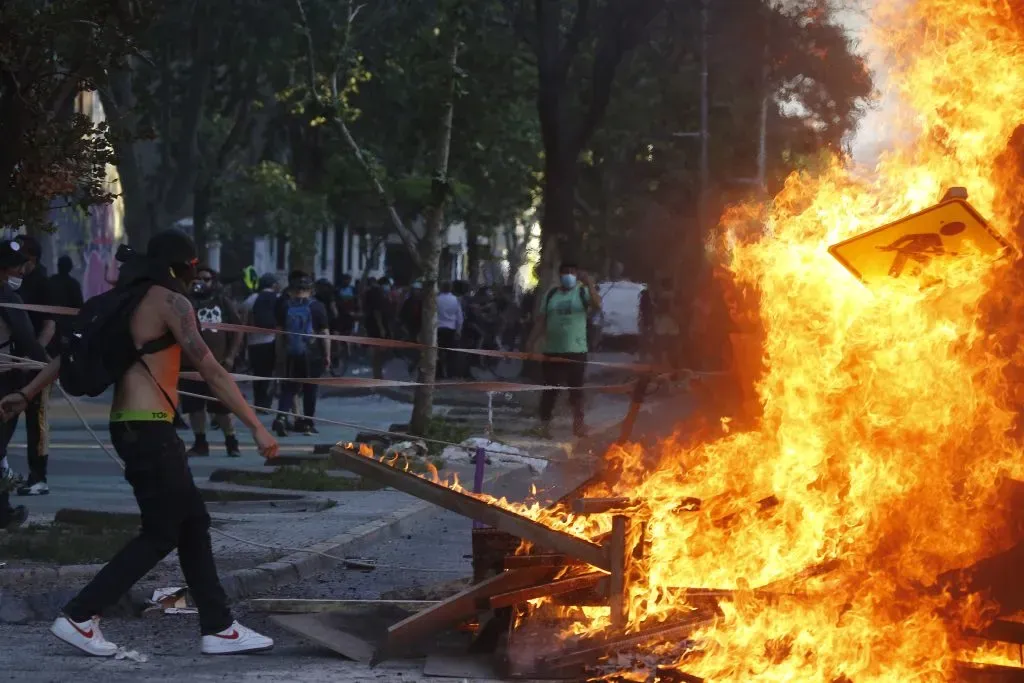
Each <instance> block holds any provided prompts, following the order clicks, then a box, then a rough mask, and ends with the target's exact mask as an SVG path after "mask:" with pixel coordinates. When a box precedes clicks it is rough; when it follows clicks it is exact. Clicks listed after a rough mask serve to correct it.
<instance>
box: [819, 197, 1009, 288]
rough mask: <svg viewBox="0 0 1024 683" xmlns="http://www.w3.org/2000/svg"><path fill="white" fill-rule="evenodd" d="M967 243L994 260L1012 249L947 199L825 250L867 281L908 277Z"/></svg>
mask: <svg viewBox="0 0 1024 683" xmlns="http://www.w3.org/2000/svg"><path fill="white" fill-rule="evenodd" d="M968 243H970V244H972V245H973V247H974V249H977V250H980V251H981V252H982V253H983V254H992V255H993V256H995V255H999V254H1001V253H1003V252H1004V251H1007V250H1011V249H1013V247H1011V246H1010V244H1009V242H1007V241H1006V240H1005V239H1003V238H1002V237H1001V236H1000V235H999V234H998V233H997V232H995V231H994V230H992V228H990V227H989V225H988V223H987V222H985V219H984V218H982V217H981V215H980V214H979V213H978V212H977V211H975V209H974V207H973V206H971V205H970V204H968V203H967V202H966V201H964V200H963V199H951V200H949V201H945V202H942V203H941V204H936V205H935V206H932V207H929V208H927V209H925V210H924V211H921V212H920V213H915V214H914V215H913V216H907V217H906V218H901V219H900V220H898V221H896V222H894V223H890V224H889V225H884V226H882V227H881V228H876V229H874V230H872V231H870V232H865V233H864V234H862V235H857V236H856V237H851V238H850V239H848V240H846V241H844V242H840V243H839V244H835V245H833V246H831V247H829V248H828V251H829V253H830V254H832V256H834V257H835V258H836V259H837V260H838V261H839V262H840V263H842V264H843V266H845V267H846V269H847V270H849V271H850V272H851V273H853V274H854V275H855V276H856V277H858V278H860V280H862V281H863V282H866V283H871V282H879V281H882V280H887V279H892V278H898V277H912V276H914V275H916V274H917V273H919V272H920V270H921V266H922V265H923V264H925V263H928V261H930V260H931V259H933V258H939V257H950V256H956V255H957V254H960V253H963V251H964V249H965V247H966V246H967V244H968Z"/></svg>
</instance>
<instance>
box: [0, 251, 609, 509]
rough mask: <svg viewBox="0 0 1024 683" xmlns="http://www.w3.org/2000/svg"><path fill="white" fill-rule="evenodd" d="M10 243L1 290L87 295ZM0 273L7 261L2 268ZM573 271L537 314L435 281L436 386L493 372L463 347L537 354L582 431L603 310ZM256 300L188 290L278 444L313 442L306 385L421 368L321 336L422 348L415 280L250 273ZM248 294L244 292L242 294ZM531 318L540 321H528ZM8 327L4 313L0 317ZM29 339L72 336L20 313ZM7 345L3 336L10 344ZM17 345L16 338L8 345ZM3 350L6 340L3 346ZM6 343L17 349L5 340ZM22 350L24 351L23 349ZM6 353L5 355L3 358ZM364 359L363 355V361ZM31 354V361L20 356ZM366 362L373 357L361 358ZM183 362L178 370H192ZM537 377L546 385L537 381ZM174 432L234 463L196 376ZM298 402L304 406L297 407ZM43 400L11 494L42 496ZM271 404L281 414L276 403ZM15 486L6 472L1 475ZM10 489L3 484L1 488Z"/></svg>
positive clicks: (500, 293)
mask: <svg viewBox="0 0 1024 683" xmlns="http://www.w3.org/2000/svg"><path fill="white" fill-rule="evenodd" d="M9 244H11V245H15V246H17V247H18V251H16V252H12V253H11V254H9V255H8V256H9V258H10V259H14V260H15V261H17V263H15V264H14V267H16V269H17V270H16V273H14V274H12V276H11V278H10V279H9V280H8V288H9V289H11V290H12V291H13V290H17V292H18V295H19V296H20V300H21V301H23V302H25V303H29V304H39V305H49V306H66V307H72V308H78V307H81V306H82V304H83V301H82V289H81V286H80V285H79V283H78V282H77V281H76V280H75V279H74V278H73V277H72V276H71V274H70V273H71V271H72V263H71V259H70V258H69V257H68V256H66V255H65V256H62V257H61V258H60V259H59V260H58V273H57V274H56V275H53V276H52V277H48V276H47V273H46V268H45V267H44V266H43V265H42V264H40V263H39V258H40V253H41V250H40V248H39V243H38V242H37V241H36V240H34V239H33V238H31V237H27V236H22V237H19V238H18V239H17V240H16V241H14V242H10V243H9ZM0 266H2V264H0ZM576 273H577V269H576V266H575V264H574V263H570V262H566V263H565V264H563V268H562V274H561V277H562V280H561V281H560V282H559V285H558V286H557V287H555V288H553V289H551V290H550V291H549V292H547V293H546V294H545V299H544V301H543V302H542V305H541V306H539V307H537V306H536V304H537V302H536V299H535V296H536V295H535V293H532V292H530V293H527V294H526V295H525V296H524V297H522V299H519V298H518V297H517V296H516V293H515V291H514V289H513V288H512V287H510V286H497V287H495V286H490V285H484V286H480V287H477V288H475V289H474V288H473V287H472V286H471V285H470V284H469V283H468V282H466V281H455V282H441V283H440V284H439V294H438V299H437V309H438V313H437V315H438V329H437V345H438V346H439V347H440V348H441V351H440V353H439V356H438V368H437V377H438V379H443V380H459V379H470V380H471V379H474V375H473V372H472V371H473V368H474V367H480V368H481V369H484V370H493V369H494V368H493V364H494V363H495V359H494V358H493V357H489V356H480V355H474V354H466V353H460V352H459V349H466V348H468V349H488V350H525V349H537V348H539V349H540V350H541V351H542V352H544V353H546V354H548V355H550V356H552V357H553V359H554V361H553V362H551V363H545V364H543V366H541V368H539V370H540V371H539V372H538V376H535V377H533V379H534V380H536V381H544V382H545V383H547V384H549V385H552V386H559V385H564V386H567V387H570V388H571V391H570V392H569V395H570V403H571V405H572V407H573V415H574V432H575V433H576V434H577V435H583V434H585V432H586V428H585V425H584V419H583V401H582V392H581V391H580V390H579V389H578V387H579V386H582V384H583V368H584V367H585V361H586V354H587V352H588V340H587V336H588V323H589V322H590V320H591V316H592V314H593V312H594V311H595V310H599V309H600V297H599V295H598V293H597V289H596V288H595V287H594V285H593V283H592V282H591V281H590V280H589V279H588V278H586V276H585V275H581V276H580V280H579V281H577V275H576ZM252 284H255V288H254V289H255V291H249V292H248V294H247V295H246V296H245V298H241V297H238V296H237V295H236V290H234V289H233V288H232V286H230V283H225V282H223V281H222V278H221V276H220V274H219V273H218V272H217V271H216V270H214V269H213V268H211V267H209V266H205V265H200V266H197V267H196V268H195V271H194V276H193V279H192V280H191V281H190V283H189V284H188V285H187V287H186V290H185V293H186V295H187V297H188V300H189V301H190V303H191V304H192V307H193V309H194V314H195V318H196V321H197V323H198V324H199V327H200V329H201V330H202V332H201V334H202V338H203V341H204V342H205V344H206V345H207V347H208V348H209V350H210V353H211V354H212V356H213V357H214V358H215V359H216V361H217V362H218V363H219V364H220V365H221V366H222V367H223V368H224V369H226V370H227V371H229V372H247V373H250V374H253V375H256V376H258V377H264V378H267V380H266V381H254V382H252V383H251V386H252V395H253V405H254V406H255V408H256V410H257V412H258V414H262V415H264V416H269V415H272V417H271V418H270V421H269V427H270V429H271V431H272V432H274V433H275V434H276V435H277V437H278V438H283V437H287V436H289V435H291V434H300V435H308V434H315V433H316V432H317V428H316V425H315V422H314V418H315V417H316V410H317V399H318V394H319V386H318V385H317V384H313V383H307V382H302V381H301V380H303V379H308V378H319V377H323V376H327V375H334V376H339V375H343V374H344V373H345V372H346V369H347V367H348V366H349V364H350V361H352V359H353V358H354V357H356V356H357V355H358V356H359V358H360V360H362V359H365V360H366V361H367V362H368V364H369V365H370V366H371V367H372V373H373V377H374V378H376V379H382V378H383V376H384V365H385V362H386V361H387V360H388V359H389V358H393V357H398V358H402V359H404V360H405V361H406V363H407V364H408V370H409V371H410V373H411V372H413V370H414V368H415V365H416V363H417V362H418V357H419V355H418V351H416V350H415V349H413V350H409V349H402V348H398V349H395V350H391V349H387V348H385V347H381V346H372V347H366V346H363V345H359V344H348V343H344V342H342V341H338V340H327V339H325V338H323V335H327V334H333V335H338V336H368V337H373V338H377V339H392V340H397V341H408V342H418V341H421V338H420V335H421V331H422V325H423V285H422V283H421V282H418V281H413V282H411V283H409V284H408V285H404V286H396V285H395V284H394V282H393V280H392V279H391V278H390V277H380V278H372V277H371V278H367V279H365V280H363V281H361V282H359V281H356V280H354V279H353V278H352V276H350V275H347V274H346V275H342V276H341V277H340V278H339V280H338V282H337V283H332V282H331V281H329V280H327V279H319V280H315V281H314V279H313V276H312V275H311V274H310V273H308V272H305V271H301V270H294V271H292V272H290V273H289V274H288V275H287V277H286V278H283V277H280V276H279V275H277V274H276V273H267V274H264V275H262V276H260V277H258V279H257V278H256V277H255V276H253V282H252V283H250V285H249V286H250V287H251V286H252ZM247 289H248V288H247ZM535 310H537V311H539V315H538V316H537V317H536V318H535ZM0 316H3V322H6V323H7V326H8V327H12V325H10V323H9V321H8V320H7V318H9V317H10V311H2V312H0ZM26 318H27V321H28V323H29V324H30V326H31V332H32V336H33V339H34V341H35V342H37V343H38V344H39V346H40V348H41V349H43V353H42V354H41V355H40V354H37V355H39V358H38V360H46V359H47V358H52V357H55V356H57V355H59V349H58V346H59V345H58V341H57V340H58V339H59V338H60V337H62V336H66V335H67V333H68V330H67V325H68V324H69V322H70V320H71V319H70V318H69V317H67V316H54V315H50V314H47V313H41V312H34V311H30V312H28V313H27V314H26ZM220 325H227V326H230V325H246V326H250V327H257V328H262V329H265V330H267V332H251V331H250V332H247V333H243V332H239V331H237V330H233V329H231V328H230V327H220ZM9 336H10V335H9ZM12 339H13V337H12ZM0 341H2V340H0ZM8 343H12V342H8ZM19 346H20V347H22V348H26V344H24V343H22V344H20V345H19ZM0 351H2V349H0ZM362 354H366V355H365V356H364V355H362ZM27 355H31V354H27ZM367 356H368V357H367ZM196 370H197V368H195V367H192V366H191V365H190V363H189V360H188V357H187V355H186V356H185V357H184V359H183V365H182V371H184V372H192V373H195V372H196ZM541 376H542V377H541ZM178 390H179V394H180V406H179V408H180V415H178V414H176V415H175V418H176V421H177V422H178V427H179V428H184V427H185V426H186V424H185V423H183V420H184V419H187V426H188V427H189V428H190V429H191V431H192V433H193V437H194V439H193V443H192V445H191V447H190V448H188V450H187V454H188V456H189V457H204V456H209V455H210V441H209V438H210V431H211V430H217V431H220V432H221V434H222V435H223V442H224V449H225V451H226V453H227V455H228V456H229V457H240V456H241V446H240V443H239V440H238V437H237V434H236V431H235V424H234V421H233V419H232V416H231V411H230V410H229V409H228V408H227V406H225V405H224V404H223V403H222V402H221V401H218V400H216V399H214V398H212V396H213V393H214V392H213V391H212V390H211V387H210V386H208V384H207V383H206V382H205V381H203V380H201V379H189V378H182V379H180V381H179V382H178ZM555 395H556V390H554V389H552V390H549V391H548V392H545V394H544V396H543V399H542V401H541V410H540V418H541V431H542V432H543V433H544V434H545V435H546V434H547V433H548V432H549V424H550V420H551V415H552V411H553V406H554V401H555ZM300 396H301V400H299V399H300ZM47 397H48V392H41V393H40V395H39V396H38V397H36V399H34V401H33V402H32V403H31V404H30V405H29V406H28V408H27V409H26V410H25V420H26V428H27V433H28V476H27V479H24V480H20V481H19V484H20V485H18V486H16V487H13V486H10V485H8V486H7V487H6V488H8V489H12V490H13V489H15V488H16V490H17V493H18V494H19V495H23V496H32V495H45V494H48V493H49V486H48V484H47V480H46V475H47V461H48V449H47V433H48V427H47V424H46V410H47V403H48V398H47ZM275 398H276V402H277V405H276V407H275V406H274V401H275ZM3 472H4V473H5V476H6V477H7V479H8V480H10V481H13V480H14V476H15V475H14V474H13V473H12V472H11V470H10V469H9V468H6V467H5V469H4V470H3ZM4 488H5V487H4V486H3V485H2V484H0V490H2V489H4Z"/></svg>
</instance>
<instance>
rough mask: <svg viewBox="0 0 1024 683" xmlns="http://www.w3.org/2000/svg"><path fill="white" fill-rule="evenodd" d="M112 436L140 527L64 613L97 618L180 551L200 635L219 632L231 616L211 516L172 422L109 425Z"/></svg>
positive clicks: (78, 619)
mask: <svg viewBox="0 0 1024 683" xmlns="http://www.w3.org/2000/svg"><path fill="white" fill-rule="evenodd" d="M110 438H111V441H112V442H113V444H114V448H115V450H117V454H118V455H120V456H121V459H122V460H124V464H125V470H124V478H125V479H126V480H127V481H128V483H129V484H131V485H132V491H133V492H134V493H135V500H136V501H138V504H139V512H141V513H142V530H141V532H140V533H139V535H138V536H136V537H135V538H133V539H132V540H131V541H129V542H128V545H126V546H125V547H124V548H122V549H121V550H120V551H119V552H118V553H117V554H116V555H115V556H114V558H113V559H112V560H111V561H110V562H109V563H108V564H107V565H106V566H105V567H104V568H103V569H101V570H100V573H99V574H97V575H96V577H95V578H94V579H93V580H92V581H90V582H89V585H87V586H86V587H85V588H83V589H82V590H81V592H80V593H79V594H78V595H77V596H75V597H74V598H73V599H72V600H71V602H69V603H68V604H67V605H66V606H65V607H64V614H66V615H67V616H68V617H70V618H71V619H73V620H75V621H77V622H82V621H86V620H87V619H90V618H92V617H93V616H95V615H98V614H100V613H101V612H102V611H103V609H104V608H105V607H107V606H109V605H111V604H113V603H115V602H116V601H117V600H118V599H119V598H120V597H121V596H122V595H124V594H125V593H126V592H128V590H129V589H130V588H131V587H132V586H133V585H135V583H136V582H137V581H138V580H139V579H141V578H142V577H143V576H145V575H146V574H148V573H149V572H150V571H151V570H152V569H153V567H155V566H156V565H157V563H158V562H160V560H162V559H163V558H164V557H166V556H167V554H168V553H170V552H171V551H172V550H174V549H175V548H177V549H178V560H179V561H180V563H181V571H182V573H183V574H184V575H185V581H186V583H187V584H188V588H189V591H190V592H191V594H192V599H193V600H195V603H196V606H197V607H198V608H199V627H200V629H201V631H202V633H203V635H210V634H213V633H218V632H220V631H223V630H224V629H226V628H227V627H229V626H230V625H231V623H232V621H233V618H232V616H231V610H230V609H229V608H228V600H227V596H226V595H225V594H224V589H223V587H221V585H220V579H219V578H218V576H217V567H216V565H215V564H214V561H213V548H212V547H211V544H210V515H209V514H208V513H207V512H206V504H205V503H204V502H203V498H202V496H201V495H200V494H199V490H198V489H197V488H196V485H195V482H194V481H193V480H192V472H191V471H190V470H189V467H188V456H186V455H185V444H184V443H182V441H181V439H179V438H178V434H177V432H176V431H175V429H174V425H173V424H170V423H167V422H114V423H111V425H110Z"/></svg>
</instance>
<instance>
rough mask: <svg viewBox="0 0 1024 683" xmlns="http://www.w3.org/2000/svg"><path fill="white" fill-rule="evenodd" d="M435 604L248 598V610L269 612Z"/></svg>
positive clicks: (408, 607)
mask: <svg viewBox="0 0 1024 683" xmlns="http://www.w3.org/2000/svg"><path fill="white" fill-rule="evenodd" d="M436 604H437V601H436V600H288V599H279V598H257V599H253V600H249V601H248V603H247V607H248V609H249V611H250V612H269V613H271V614H316V613H318V612H348V611H362V610H366V609H372V608H375V607H397V608H398V609H404V610H408V611H410V612H418V611H420V610H422V609H426V608H427V607H433V606H434V605H436Z"/></svg>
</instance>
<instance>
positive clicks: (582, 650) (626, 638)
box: [542, 612, 717, 671]
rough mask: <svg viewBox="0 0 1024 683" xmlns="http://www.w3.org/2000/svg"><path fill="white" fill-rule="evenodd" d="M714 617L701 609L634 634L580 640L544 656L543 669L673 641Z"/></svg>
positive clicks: (560, 666)
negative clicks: (657, 641)
mask: <svg viewBox="0 0 1024 683" xmlns="http://www.w3.org/2000/svg"><path fill="white" fill-rule="evenodd" d="M716 621H717V619H716V618H715V617H712V616H709V615H707V614H705V613H702V612H695V613H694V614H693V616H690V617H687V618H686V619H682V620H680V621H674V622H671V623H668V624H661V625H659V626H656V627H654V628H650V629H646V630H644V631H640V632H638V633H629V634H626V635H619V636H613V637H611V638H606V639H604V640H600V641H591V642H588V643H585V644H584V643H581V646H580V647H579V648H577V649H575V650H569V651H568V652H563V653H561V654H558V655H555V656H553V657H545V658H544V659H543V660H542V664H543V666H544V668H545V669H546V670H548V671H557V670H559V669H564V668H567V667H573V666H577V665H580V664H588V663H591V662H596V661H597V660H599V659H600V658H601V657H604V656H606V655H609V654H612V653H614V652H621V651H622V650H629V649H631V648H634V647H639V646H641V645H645V644H647V643H649V642H651V641H652V640H661V641H674V640H682V639H684V638H686V637H687V636H689V635H690V634H691V633H693V632H694V631H696V630H698V629H701V628H703V627H705V626H711V625H713V624H714V623H715V622H716Z"/></svg>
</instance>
